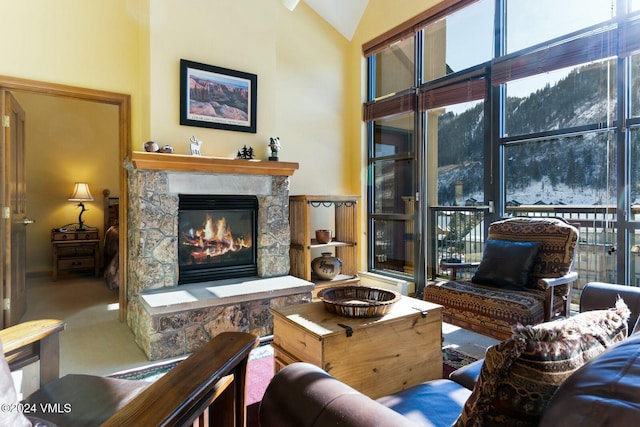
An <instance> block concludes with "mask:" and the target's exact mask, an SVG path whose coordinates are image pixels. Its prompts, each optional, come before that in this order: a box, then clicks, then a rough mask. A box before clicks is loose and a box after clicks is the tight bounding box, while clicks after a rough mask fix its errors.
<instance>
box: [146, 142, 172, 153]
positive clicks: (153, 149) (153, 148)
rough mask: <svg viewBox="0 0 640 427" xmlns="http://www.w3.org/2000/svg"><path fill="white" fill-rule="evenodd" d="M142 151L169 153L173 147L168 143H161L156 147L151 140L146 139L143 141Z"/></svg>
mask: <svg viewBox="0 0 640 427" xmlns="http://www.w3.org/2000/svg"><path fill="white" fill-rule="evenodd" d="M144 151H146V152H147V153H164V154H171V153H173V147H172V146H170V145H163V146H162V147H158V144H156V143H155V142H153V141H147V142H145V143H144Z"/></svg>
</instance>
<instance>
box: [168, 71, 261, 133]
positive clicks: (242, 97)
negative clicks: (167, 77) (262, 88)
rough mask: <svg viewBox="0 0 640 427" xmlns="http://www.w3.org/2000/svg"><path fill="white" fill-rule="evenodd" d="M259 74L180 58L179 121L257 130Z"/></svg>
mask: <svg viewBox="0 0 640 427" xmlns="http://www.w3.org/2000/svg"><path fill="white" fill-rule="evenodd" d="M257 95H258V76H257V75H255V74H250V73H245V72H242V71H236V70H230V69H228V68H222V67H216V66H213V65H207V64H201V63H199V62H194V61H188V60H186V59H181V60H180V124H181V125H185V126H197V127H205V128H213V129H223V130H231V131H236V132H249V133H256V121H257Z"/></svg>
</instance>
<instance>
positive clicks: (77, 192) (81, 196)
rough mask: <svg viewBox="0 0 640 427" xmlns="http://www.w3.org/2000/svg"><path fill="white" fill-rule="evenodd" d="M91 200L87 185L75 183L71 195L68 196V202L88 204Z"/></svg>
mask: <svg viewBox="0 0 640 427" xmlns="http://www.w3.org/2000/svg"><path fill="white" fill-rule="evenodd" d="M91 200H93V196H92V195H91V191H89V185H88V184H87V183H86V182H76V186H75V187H74V189H73V193H71V196H69V201H70V202H88V201H91Z"/></svg>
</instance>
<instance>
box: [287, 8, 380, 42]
mask: <svg viewBox="0 0 640 427" xmlns="http://www.w3.org/2000/svg"><path fill="white" fill-rule="evenodd" d="M299 1H300V0H282V3H283V4H284V5H285V6H286V7H287V8H289V9H290V10H293V9H295V7H296V5H297V4H298V2H299ZM304 2H305V3H306V4H307V5H308V6H309V7H310V8H311V9H313V10H314V11H315V12H316V13H317V14H318V15H320V16H321V17H322V18H323V19H324V20H325V21H327V22H328V23H329V24H331V26H333V27H334V28H335V29H336V30H337V31H338V32H339V33H340V34H342V35H343V36H344V37H345V38H346V39H347V40H351V38H352V37H353V34H354V33H355V31H356V28H358V23H359V22H360V18H362V14H363V13H364V10H365V9H366V8H367V4H368V3H369V0H304Z"/></svg>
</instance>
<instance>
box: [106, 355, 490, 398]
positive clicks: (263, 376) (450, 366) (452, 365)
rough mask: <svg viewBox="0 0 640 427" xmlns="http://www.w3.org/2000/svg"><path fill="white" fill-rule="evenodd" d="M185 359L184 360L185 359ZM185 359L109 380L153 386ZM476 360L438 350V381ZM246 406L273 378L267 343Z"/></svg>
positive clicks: (255, 362)
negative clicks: (140, 381)
mask: <svg viewBox="0 0 640 427" xmlns="http://www.w3.org/2000/svg"><path fill="white" fill-rule="evenodd" d="M185 357H186V356H185ZM185 357H182V358H178V359H173V360H171V361H167V362H158V363H155V364H152V365H148V366H145V367H143V368H138V369H133V370H129V371H125V372H119V373H116V374H113V375H110V376H111V377H113V378H121V379H126V380H143V381H149V382H153V381H156V380H157V379H158V378H160V377H161V376H163V375H164V374H166V373H167V372H169V371H170V370H171V368H173V367H174V366H176V365H177V364H178V363H180V362H181V361H182V360H184V358H185ZM475 360H477V359H476V358H475V357H473V356H470V355H468V354H466V353H463V352H461V351H460V350H457V349H456V348H455V347H454V346H447V347H444V348H443V349H442V377H443V378H446V377H448V376H449V374H450V373H451V372H453V371H455V370H456V369H459V368H461V367H462V366H464V365H467V364H469V363H471V362H474V361H475ZM247 371H248V373H247V405H251V404H252V403H256V402H260V401H261V400H262V396H263V395H264V391H265V389H266V388H267V385H268V384H269V381H271V377H273V371H274V364H273V348H272V347H271V346H270V345H269V344H268V343H267V344H264V345H261V346H259V347H257V348H255V349H253V350H252V351H251V354H250V355H249V362H248V366H247Z"/></svg>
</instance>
